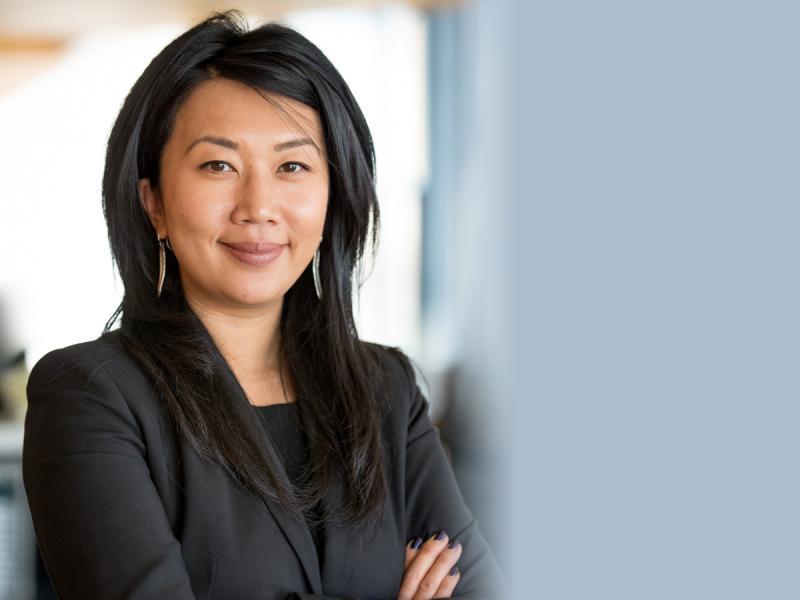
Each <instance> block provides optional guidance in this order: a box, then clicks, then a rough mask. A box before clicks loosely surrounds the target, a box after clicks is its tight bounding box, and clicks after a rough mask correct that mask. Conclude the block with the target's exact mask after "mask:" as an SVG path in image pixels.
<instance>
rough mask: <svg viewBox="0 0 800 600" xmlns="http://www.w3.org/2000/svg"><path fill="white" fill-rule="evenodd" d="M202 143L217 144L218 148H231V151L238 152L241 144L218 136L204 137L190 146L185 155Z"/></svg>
mask: <svg viewBox="0 0 800 600" xmlns="http://www.w3.org/2000/svg"><path fill="white" fill-rule="evenodd" d="M200 142H209V143H211V144H216V145H217V146H223V147H224V148H230V149H231V150H237V149H238V148H239V144H237V143H236V142H234V141H233V140H229V139H228V138H224V137H218V136H216V135H204V136H203V137H200V138H197V139H196V140H195V141H193V142H192V143H191V144H189V147H188V148H186V152H185V154H189V151H190V150H191V149H192V148H194V147H195V146H196V145H197V144H199V143H200Z"/></svg>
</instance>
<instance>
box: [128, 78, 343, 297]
mask: <svg viewBox="0 0 800 600" xmlns="http://www.w3.org/2000/svg"><path fill="white" fill-rule="evenodd" d="M271 98H272V99H274V100H277V101H278V102H280V105H281V106H282V107H283V108H284V109H285V110H286V109H288V116H287V114H285V110H284V112H281V110H279V109H276V108H275V107H273V105H272V104H270V103H269V102H268V101H266V100H265V99H264V98H263V97H262V96H261V95H259V94H258V93H257V92H256V91H254V90H253V89H251V88H249V87H247V86H245V85H243V84H240V83H238V82H234V81H231V80H227V79H212V80H209V81H205V82H203V83H202V84H200V85H199V86H198V87H196V88H195V89H194V90H193V91H192V92H191V94H190V95H189V97H188V98H187V99H186V101H185V102H184V104H183V105H182V106H181V107H180V109H179V110H178V112H177V114H176V118H175V123H174V128H173V131H172V133H171V135H170V138H169V140H168V141H167V143H166V145H165V146H164V150H163V154H162V157H161V182H160V183H161V185H160V189H155V188H153V187H152V186H151V185H150V182H149V181H148V180H147V179H142V180H140V181H139V192H140V197H141V199H142V202H143V204H144V206H145V209H146V210H147V213H148V215H149V216H150V219H151V222H152V223H153V226H154V227H155V229H156V231H157V233H158V235H159V237H161V238H164V237H168V238H169V241H170V245H171V246H172V251H173V252H174V253H175V257H176V258H177V260H178V263H179V264H180V277H181V282H182V284H183V290H184V293H185V294H186V297H187V300H188V301H189V302H190V304H193V305H198V304H199V305H200V306H202V307H204V308H207V309H215V310H221V311H231V310H233V311H241V310H242V309H245V310H248V311H249V310H251V309H255V310H258V309H259V308H265V307H267V306H269V305H271V304H272V303H274V302H276V301H277V302H281V301H282V299H283V295H284V294H285V293H286V291H287V290H288V289H289V288H290V287H291V286H292V285H293V284H294V283H295V281H297V279H298V278H299V277H300V274H301V273H302V272H303V271H304V270H305V269H306V267H307V266H308V264H309V263H310V262H311V260H312V259H313V256H314V252H315V251H316V249H317V247H318V245H319V242H320V238H321V237H322V231H323V226H324V223H325V214H326V211H327V206H328V165H327V160H326V149H325V145H324V139H323V135H322V126H321V123H320V120H319V115H318V114H317V113H316V111H314V110H313V109H311V108H309V107H308V106H306V105H304V104H301V103H299V102H296V101H294V100H291V99H288V98H285V97H282V96H276V95H272V96H271ZM153 243H154V244H155V243H156V240H153ZM173 275H175V274H173ZM169 276H170V273H167V277H169Z"/></svg>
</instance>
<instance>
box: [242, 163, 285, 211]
mask: <svg viewBox="0 0 800 600" xmlns="http://www.w3.org/2000/svg"><path fill="white" fill-rule="evenodd" d="M279 193H280V192H279V189H278V186H277V185H275V182H274V181H273V180H272V177H271V173H270V172H269V171H268V170H257V169H251V170H250V171H249V172H248V173H247V175H246V176H245V177H243V179H242V184H241V186H240V188H239V191H238V194H237V199H236V200H237V201H236V206H235V208H234V210H233V214H232V215H231V219H232V220H233V221H234V222H235V223H265V222H268V221H274V220H275V218H276V217H277V216H278V210H279V204H280V199H279V198H278V195H279Z"/></svg>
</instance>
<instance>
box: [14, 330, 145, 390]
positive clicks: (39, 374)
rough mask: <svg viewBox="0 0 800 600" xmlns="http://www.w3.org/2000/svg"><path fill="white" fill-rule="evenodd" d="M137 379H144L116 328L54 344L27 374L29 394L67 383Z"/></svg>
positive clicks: (115, 381)
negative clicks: (86, 338) (74, 341)
mask: <svg viewBox="0 0 800 600" xmlns="http://www.w3.org/2000/svg"><path fill="white" fill-rule="evenodd" d="M132 379H140V380H141V381H146V378H144V372H143V371H142V369H141V368H140V367H139V366H138V363H137V362H136V361H135V360H134V359H133V357H131V356H130V355H129V354H128V352H127V351H126V350H125V347H124V346H123V344H122V334H121V332H120V331H119V330H113V331H110V332H106V333H104V334H102V335H101V336H99V337H98V338H96V339H94V340H91V341H86V342H80V343H77V344H72V345H69V346H64V347H63V348H56V349H55V350H51V351H50V352H48V353H47V354H45V355H44V356H42V357H41V358H40V359H39V360H38V361H37V362H36V364H35V365H34V366H33V368H32V369H31V372H30V375H29V377H28V395H29V396H30V395H31V394H35V393H36V392H37V391H39V390H47V389H53V388H58V387H61V386H67V385H71V384H72V385H81V386H83V387H89V386H90V385H93V384H98V383H99V384H100V385H104V384H105V385H108V384H109V383H110V382H113V386H114V387H118V386H119V383H120V382H125V381H130V380H132Z"/></svg>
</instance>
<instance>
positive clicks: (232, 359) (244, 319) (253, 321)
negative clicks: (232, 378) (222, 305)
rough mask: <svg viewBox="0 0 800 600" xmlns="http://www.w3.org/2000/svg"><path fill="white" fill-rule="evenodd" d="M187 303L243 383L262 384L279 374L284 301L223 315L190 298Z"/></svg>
mask: <svg viewBox="0 0 800 600" xmlns="http://www.w3.org/2000/svg"><path fill="white" fill-rule="evenodd" d="M186 300H187V302H188V304H189V305H190V306H191V308H192V310H193V311H194V313H195V314H196V315H197V317H198V318H199V319H200V320H201V321H202V323H203V325H204V326H205V327H206V329H208V332H209V333H210V334H211V337H212V338H213V339H214V342H215V343H216V345H217V347H218V348H219V350H220V352H221V353H222V355H223V356H224V357H225V360H226V361H227V362H228V364H229V365H230V367H231V369H232V370H233V372H234V373H235V374H236V377H237V378H238V379H239V380H240V381H255V380H262V379H264V378H266V377H269V376H270V375H271V374H273V373H276V372H277V371H278V350H279V349H280V343H281V339H280V318H281V308H282V306H283V298H280V299H279V301H278V302H275V303H274V304H272V305H270V306H269V307H268V308H265V309H261V310H259V311H253V312H226V311H221V310H218V309H215V308H212V307H209V306H207V305H204V304H203V303H202V302H200V301H198V300H197V299H192V298H190V297H189V296H188V295H187V298H186Z"/></svg>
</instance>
